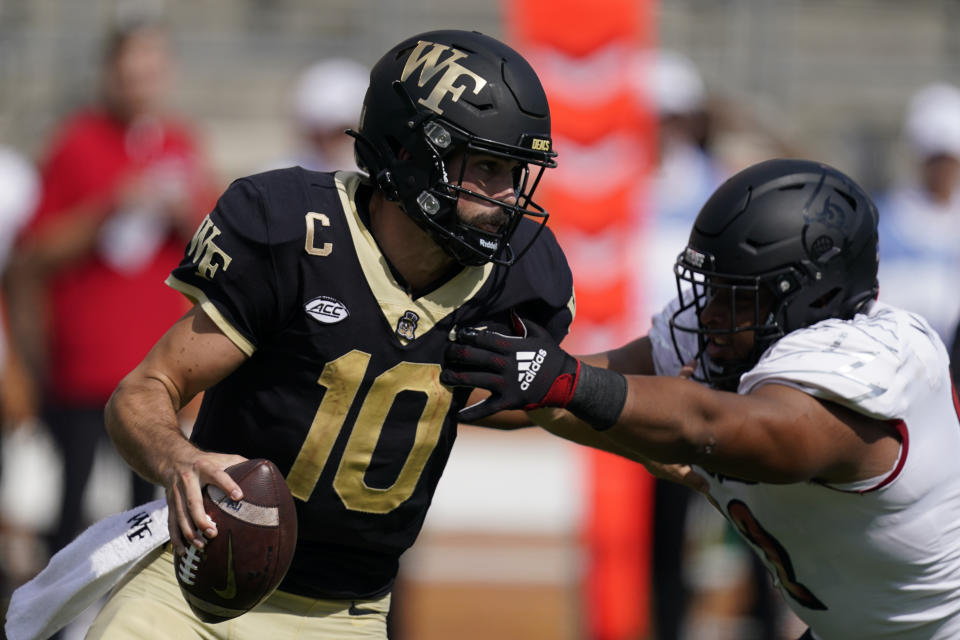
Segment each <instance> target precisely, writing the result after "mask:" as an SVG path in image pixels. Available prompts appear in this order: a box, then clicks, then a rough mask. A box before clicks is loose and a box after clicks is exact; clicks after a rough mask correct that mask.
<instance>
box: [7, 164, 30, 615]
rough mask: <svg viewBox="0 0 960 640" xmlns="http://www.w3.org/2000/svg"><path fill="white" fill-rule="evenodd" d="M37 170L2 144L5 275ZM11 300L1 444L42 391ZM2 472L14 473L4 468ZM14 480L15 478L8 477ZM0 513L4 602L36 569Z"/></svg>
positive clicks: (22, 536)
mask: <svg viewBox="0 0 960 640" xmlns="http://www.w3.org/2000/svg"><path fill="white" fill-rule="evenodd" d="M38 182H39V181H38V178H37V173H36V169H35V168H34V166H33V165H32V164H31V162H30V161H29V160H27V159H26V158H24V157H23V156H22V155H21V154H20V153H18V152H17V151H15V150H13V149H11V148H8V147H3V146H0V272H2V271H3V270H4V269H5V268H6V264H7V258H8V256H9V252H10V248H11V245H12V243H13V239H14V238H15V237H16V236H17V233H18V232H19V230H20V229H21V228H22V226H23V225H24V224H25V223H26V221H27V219H28V218H29V216H30V214H31V213H32V212H33V208H34V207H35V206H36V199H37V195H38V189H39V184H38ZM6 316H7V306H6V301H5V300H4V299H3V297H2V296H0V431H2V434H0V445H4V446H5V445H6V444H7V442H6V440H7V437H8V434H9V433H10V432H11V431H13V430H16V429H20V428H23V427H24V426H25V425H26V424H27V423H28V420H29V419H30V418H31V417H32V416H33V413H34V407H35V406H36V390H35V386H34V384H33V379H32V378H31V377H30V376H29V375H28V373H27V371H26V368H25V366H24V364H23V359H22V357H21V356H20V352H19V349H18V348H17V343H16V342H15V341H13V340H10V332H9V327H8V323H7V319H6ZM0 473H2V474H9V473H10V470H9V469H4V468H2V467H0ZM7 480H8V481H9V477H8V478H7ZM16 528H17V527H15V526H12V525H11V523H10V522H9V521H8V520H7V514H6V513H3V514H0V536H2V546H0V598H6V597H7V596H8V595H9V593H10V591H11V589H12V588H13V587H15V586H16V585H17V584H19V582H21V581H22V580H23V579H25V578H27V577H29V575H30V573H31V572H33V571H35V570H36V568H37V567H36V566H34V562H35V561H36V560H37V558H36V556H37V553H36V549H35V545H34V544H33V538H32V536H31V535H29V533H28V532H20V531H15V529H16Z"/></svg>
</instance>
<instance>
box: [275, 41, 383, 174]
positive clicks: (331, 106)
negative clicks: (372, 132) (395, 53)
mask: <svg viewBox="0 0 960 640" xmlns="http://www.w3.org/2000/svg"><path fill="white" fill-rule="evenodd" d="M368 84H370V71H369V69H367V68H366V67H364V66H363V65H361V64H360V63H358V62H354V61H353V60H348V59H346V58H330V59H327V60H321V61H320V62H317V63H315V64H314V65H312V66H310V67H309V68H307V69H306V70H305V71H303V73H301V74H300V76H299V78H298V79H297V83H296V87H295V89H294V92H293V96H292V104H291V107H290V108H291V117H292V122H293V126H294V133H295V136H296V144H297V148H296V149H295V150H294V152H293V154H292V155H291V156H290V157H289V158H282V159H281V160H280V161H278V162H277V163H275V164H274V166H276V167H278V168H279V167H289V166H293V165H299V166H301V167H303V168H304V169H310V170H311V171H338V170H343V169H347V168H349V167H356V161H355V160H354V157H353V138H351V137H350V136H348V135H346V134H345V133H344V130H346V129H349V128H354V129H355V128H356V127H357V125H358V122H357V118H358V116H359V114H360V108H361V106H362V105H363V96H364V95H365V94H366V91H367V85H368Z"/></svg>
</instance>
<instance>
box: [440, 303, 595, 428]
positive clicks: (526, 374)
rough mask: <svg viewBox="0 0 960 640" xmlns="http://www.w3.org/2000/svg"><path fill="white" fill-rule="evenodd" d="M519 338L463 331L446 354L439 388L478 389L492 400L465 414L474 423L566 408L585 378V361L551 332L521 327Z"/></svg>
mask: <svg viewBox="0 0 960 640" xmlns="http://www.w3.org/2000/svg"><path fill="white" fill-rule="evenodd" d="M522 328H523V333H524V334H525V335H520V336H508V335H504V334H502V333H497V332H495V331H488V330H480V329H460V330H458V331H457V335H456V338H455V340H454V341H453V342H452V343H451V344H450V345H448V346H447V349H446V352H445V353H444V361H443V371H442V372H441V374H440V382H442V383H443V384H446V385H448V386H452V387H479V388H481V389H487V390H488V391H490V394H491V395H490V396H489V397H487V398H485V399H483V400H481V401H480V402H477V403H475V404H473V405H471V406H469V407H465V408H464V409H461V410H460V413H459V418H460V420H462V421H463V422H473V421H476V420H479V419H480V418H485V417H487V416H489V415H491V414H494V413H496V412H498V411H504V410H508V409H526V410H530V409H539V408H540V407H566V406H567V404H568V403H569V402H570V399H571V398H572V397H573V393H574V391H575V390H576V388H577V382H578V380H579V376H580V361H579V360H577V359H576V358H574V357H573V356H571V355H569V354H568V353H567V352H565V351H564V350H563V349H561V348H560V346H559V345H558V344H557V343H556V341H555V340H554V339H553V338H552V337H551V336H550V334H549V333H548V332H547V330H546V329H544V328H543V327H540V326H539V325H537V324H534V323H533V322H530V321H524V322H523V323H522Z"/></svg>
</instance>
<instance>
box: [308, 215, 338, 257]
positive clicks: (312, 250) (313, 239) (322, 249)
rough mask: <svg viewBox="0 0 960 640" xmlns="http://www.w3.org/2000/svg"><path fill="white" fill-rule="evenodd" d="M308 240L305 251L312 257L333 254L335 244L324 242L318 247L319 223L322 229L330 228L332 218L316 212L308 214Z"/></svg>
mask: <svg viewBox="0 0 960 640" xmlns="http://www.w3.org/2000/svg"><path fill="white" fill-rule="evenodd" d="M306 220H307V239H306V245H305V246H304V249H305V250H306V252H307V253H309V254H310V255H312V256H321V257H322V256H328V255H330V254H331V253H332V252H333V243H332V242H324V243H323V244H322V245H320V246H319V247H318V246H317V222H319V223H320V226H321V227H329V226H330V218H328V217H327V216H325V215H324V214H322V213H317V212H316V211H308V212H307V217H306Z"/></svg>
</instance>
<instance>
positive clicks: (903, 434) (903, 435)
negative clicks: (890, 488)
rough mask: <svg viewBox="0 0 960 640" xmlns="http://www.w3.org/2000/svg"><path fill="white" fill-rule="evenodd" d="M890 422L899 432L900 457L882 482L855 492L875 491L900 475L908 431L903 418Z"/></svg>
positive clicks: (905, 453)
mask: <svg viewBox="0 0 960 640" xmlns="http://www.w3.org/2000/svg"><path fill="white" fill-rule="evenodd" d="M954 400H956V393H954ZM890 424H891V425H892V426H893V428H894V429H896V430H897V433H899V434H900V459H899V460H898V461H897V466H896V467H895V468H894V470H893V471H891V472H890V475H888V476H887V477H886V478H884V479H883V482H881V483H880V484H878V485H877V486H875V487H871V488H870V489H863V490H862V491H858V492H857V493H860V494H864V493H870V492H871V491H876V490H877V489H881V488H883V487H885V486H887V485H888V484H890V483H891V482H893V481H894V480H896V479H897V476H899V475H900V471H901V470H902V469H903V465H904V464H905V463H906V462H907V453H908V452H909V451H910V432H909V431H907V424H906V423H905V422H904V421H903V420H891V421H890Z"/></svg>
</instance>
